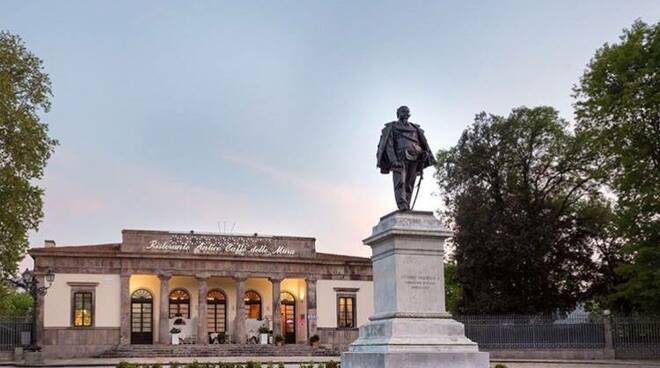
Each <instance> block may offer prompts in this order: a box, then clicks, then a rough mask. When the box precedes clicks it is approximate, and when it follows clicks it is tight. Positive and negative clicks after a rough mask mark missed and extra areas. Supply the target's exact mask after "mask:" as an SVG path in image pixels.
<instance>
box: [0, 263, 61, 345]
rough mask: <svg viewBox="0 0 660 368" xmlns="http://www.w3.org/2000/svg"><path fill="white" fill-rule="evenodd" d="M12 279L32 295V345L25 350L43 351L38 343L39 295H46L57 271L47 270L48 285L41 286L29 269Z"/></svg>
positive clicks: (12, 281) (16, 284)
mask: <svg viewBox="0 0 660 368" xmlns="http://www.w3.org/2000/svg"><path fill="white" fill-rule="evenodd" d="M10 281H11V283H12V284H14V285H15V286H17V287H19V288H21V289H24V290H25V291H27V292H28V293H30V296H32V301H33V305H32V331H31V332H30V346H28V347H27V348H25V350H27V351H41V346H39V345H37V314H39V303H38V301H37V297H38V296H39V295H42V296H43V295H46V292H47V290H48V288H49V287H51V286H52V285H53V281H55V273H54V272H53V270H50V269H49V270H48V271H47V272H46V282H48V286H39V280H38V278H37V277H36V276H35V274H34V271H30V270H28V269H25V271H23V273H22V274H21V277H20V278H15V279H10Z"/></svg>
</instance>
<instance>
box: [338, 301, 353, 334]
mask: <svg viewBox="0 0 660 368" xmlns="http://www.w3.org/2000/svg"><path fill="white" fill-rule="evenodd" d="M337 327H338V328H355V295H337Z"/></svg>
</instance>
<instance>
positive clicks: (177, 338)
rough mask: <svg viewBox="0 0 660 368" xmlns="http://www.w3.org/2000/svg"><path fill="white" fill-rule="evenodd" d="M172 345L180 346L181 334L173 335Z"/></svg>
mask: <svg viewBox="0 0 660 368" xmlns="http://www.w3.org/2000/svg"><path fill="white" fill-rule="evenodd" d="M172 345H179V334H178V333H175V334H172Z"/></svg>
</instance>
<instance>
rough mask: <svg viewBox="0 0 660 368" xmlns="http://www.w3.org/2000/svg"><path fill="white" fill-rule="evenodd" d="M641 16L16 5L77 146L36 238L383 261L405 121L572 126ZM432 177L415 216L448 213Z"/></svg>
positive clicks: (355, 5)
mask: <svg viewBox="0 0 660 368" xmlns="http://www.w3.org/2000/svg"><path fill="white" fill-rule="evenodd" d="M638 18H639V19H642V20H643V21H645V22H648V23H655V22H658V21H659V20H660V1H657V0H649V1H641V0H627V1H623V0H622V1H602V0H599V1H595V0H593V1H588V0H582V1H572V0H571V1H560V0H555V1H543V2H542V1H533V2H532V1H504V0H501V1H399V2H390V1H384V2H380V1H364V0H362V1H360V0H358V1H251V2H238V1H235V2H229V1H194V2H184V1H176V2H174V1H112V2H110V1H105V2H101V1H3V2H1V3H0V29H4V30H8V31H10V32H12V33H15V34H18V35H20V36H21V37H22V38H23V40H24V41H25V43H26V45H27V47H28V48H29V49H30V50H31V51H32V52H33V53H35V54H36V55H37V56H38V57H40V58H41V59H42V60H43V62H44V70H45V71H46V72H47V73H48V74H49V75H50V78H51V80H52V84H53V94H54V96H53V107H52V110H51V111H50V112H49V113H48V114H44V115H43V121H44V122H47V123H48V125H49V129H50V133H51V136H52V137H54V138H56V139H58V140H59V142H60V145H59V146H58V147H57V148H56V150H55V153H54V154H53V156H52V158H51V159H50V161H49V162H48V166H47V168H46V171H45V176H44V178H43V180H41V181H40V185H41V186H42V187H43V188H44V189H45V198H44V201H45V203H44V215H45V216H44V218H43V221H42V223H41V225H40V228H39V231H38V232H33V233H31V234H30V242H31V244H32V245H33V246H37V247H38V246H43V242H44V240H45V239H53V240H55V241H56V242H57V244H58V245H75V244H100V243H111V242H120V241H121V230H122V229H154V230H172V231H188V230H195V231H199V232H201V231H206V232H224V233H230V232H231V233H247V234H252V233H255V232H256V233H259V234H276V235H298V236H312V237H315V238H316V239H317V251H320V252H330V253H338V254H351V255H358V256H369V255H370V250H369V249H368V248H367V247H366V246H364V245H362V239H364V238H366V237H367V236H368V235H369V234H370V232H371V227H372V226H374V225H375V224H376V223H377V222H378V219H379V217H380V216H382V215H384V214H386V213H388V212H390V211H392V210H394V209H395V208H396V205H395V202H394V196H393V192H392V179H391V177H390V176H386V175H382V174H380V172H379V170H378V169H377V168H376V160H375V154H376V146H377V143H378V138H379V135H380V130H381V129H382V127H383V124H384V123H386V122H388V121H392V120H394V119H395V118H396V116H395V111H396V108H397V107H398V106H400V105H408V106H409V107H410V108H411V112H412V117H411V121H413V122H415V123H418V124H421V126H422V128H423V129H424V130H425V131H426V135H427V138H428V140H429V143H430V145H431V148H432V149H433V150H434V151H437V150H439V149H447V148H449V147H451V146H452V145H454V144H456V142H457V141H458V138H459V136H460V134H461V132H462V131H463V130H464V129H465V128H466V127H467V126H468V125H469V124H471V122H472V121H473V118H474V115H475V114H477V113H479V112H481V111H487V112H490V113H495V114H499V115H506V114H508V113H509V112H510V111H511V109H512V108H514V107H518V106H523V105H525V106H538V105H550V106H553V107H555V108H556V109H558V110H559V112H560V114H561V116H562V117H563V118H565V119H567V120H569V121H572V119H573V116H572V114H573V109H572V105H571V104H572V102H573V100H572V98H571V88H572V86H573V85H574V84H575V83H577V82H578V81H579V77H580V75H581V74H582V72H583V71H584V69H585V67H586V65H587V63H588V61H589V59H590V58H591V57H592V56H593V54H594V52H595V51H596V49H598V48H599V47H600V46H602V45H603V43H605V42H616V41H617V39H618V37H619V35H620V34H621V30H622V29H623V28H625V27H628V26H630V25H631V24H632V22H633V21H634V20H635V19H638ZM433 173H434V169H433V168H428V169H427V170H426V171H425V179H424V181H423V184H422V189H421V192H420V195H419V199H418V202H417V206H416V208H415V209H418V210H430V211H435V210H438V209H439V208H440V207H441V206H442V200H441V198H440V196H439V195H438V190H437V184H436V183H435V180H434V179H433ZM24 263H26V262H24ZM27 263H29V262H27ZM27 263H26V264H27Z"/></svg>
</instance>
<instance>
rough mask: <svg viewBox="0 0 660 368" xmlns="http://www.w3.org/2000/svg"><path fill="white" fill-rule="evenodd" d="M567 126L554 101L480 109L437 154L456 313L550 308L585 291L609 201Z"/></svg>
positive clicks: (571, 302) (570, 302)
mask: <svg viewBox="0 0 660 368" xmlns="http://www.w3.org/2000/svg"><path fill="white" fill-rule="evenodd" d="M567 125H568V124H567V122H566V121H564V120H562V119H561V118H559V116H558V113H557V111H556V110H554V109H553V108H551V107H536V108H526V107H521V108H517V109H514V110H513V111H512V112H511V114H510V115H509V116H508V117H502V116H497V115H491V114H486V113H481V114H478V115H477V116H476V118H475V121H474V123H473V124H472V125H471V126H470V127H469V128H468V129H466V130H465V131H464V132H463V134H462V136H461V138H460V139H459V141H458V144H457V145H456V146H454V147H453V148H451V149H449V150H444V151H443V150H441V151H440V152H439V153H438V155H437V156H438V157H437V158H438V164H437V170H438V171H437V174H436V177H437V179H438V182H439V185H440V188H441V191H442V194H443V197H444V200H445V204H446V208H447V211H446V212H445V214H444V215H445V216H446V217H447V218H448V219H449V220H450V221H451V223H452V225H453V227H454V230H455V232H454V234H455V236H454V239H453V241H454V244H455V252H454V259H455V260H456V263H457V265H456V267H457V268H456V275H457V278H458V280H459V282H460V283H461V286H462V292H461V296H460V301H459V306H458V309H459V311H460V312H461V313H496V314H497V313H549V312H555V311H557V310H569V309H571V308H573V307H574V306H575V305H576V303H577V302H579V301H581V300H583V299H584V298H586V296H587V295H588V292H589V285H590V284H591V283H592V282H593V278H594V272H595V270H596V267H595V264H594V262H593V260H592V257H593V254H594V248H593V242H594V240H595V238H596V237H598V234H596V233H595V231H594V229H595V228H597V227H599V226H601V224H602V222H603V221H605V217H606V214H607V212H608V208H609V207H608V205H607V203H606V202H605V201H604V200H603V199H602V198H601V195H600V193H599V191H598V183H597V182H596V181H595V180H594V173H593V172H592V171H593V170H594V168H595V166H594V165H593V157H592V154H591V153H590V152H589V151H587V150H585V149H584V142H583V141H582V138H581V137H578V136H575V135H573V134H571V133H570V132H569V131H568V129H567Z"/></svg>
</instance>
